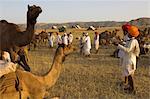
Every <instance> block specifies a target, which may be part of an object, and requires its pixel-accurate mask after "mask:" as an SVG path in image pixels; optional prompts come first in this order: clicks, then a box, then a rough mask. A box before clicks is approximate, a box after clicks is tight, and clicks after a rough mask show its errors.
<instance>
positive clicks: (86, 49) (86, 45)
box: [83, 36, 91, 55]
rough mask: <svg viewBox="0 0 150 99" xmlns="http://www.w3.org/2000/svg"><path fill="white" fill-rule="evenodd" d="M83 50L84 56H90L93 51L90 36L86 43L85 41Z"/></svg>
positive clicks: (85, 40)
mask: <svg viewBox="0 0 150 99" xmlns="http://www.w3.org/2000/svg"><path fill="white" fill-rule="evenodd" d="M83 43H84V45H83V49H84V54H85V55H90V50H91V39H90V37H89V36H87V37H86V38H85V39H84V41H83Z"/></svg>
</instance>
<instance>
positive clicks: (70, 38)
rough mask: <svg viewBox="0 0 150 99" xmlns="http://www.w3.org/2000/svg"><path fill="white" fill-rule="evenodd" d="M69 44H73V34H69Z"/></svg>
mask: <svg viewBox="0 0 150 99" xmlns="http://www.w3.org/2000/svg"><path fill="white" fill-rule="evenodd" d="M68 41H69V42H68V43H69V44H71V43H72V41H73V35H72V34H69V37H68Z"/></svg>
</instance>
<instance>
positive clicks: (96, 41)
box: [94, 35, 99, 50]
mask: <svg viewBox="0 0 150 99" xmlns="http://www.w3.org/2000/svg"><path fill="white" fill-rule="evenodd" d="M94 47H95V49H96V50H98V48H99V35H95V37H94Z"/></svg>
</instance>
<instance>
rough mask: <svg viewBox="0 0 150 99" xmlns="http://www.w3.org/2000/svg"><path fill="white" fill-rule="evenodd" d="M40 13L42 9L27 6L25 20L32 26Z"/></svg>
mask: <svg viewBox="0 0 150 99" xmlns="http://www.w3.org/2000/svg"><path fill="white" fill-rule="evenodd" d="M41 12H42V9H41V8H40V7H39V6H36V5H33V6H29V5H28V12H27V20H28V21H31V22H32V23H33V24H35V23H36V19H37V17H38V16H39V14H40V13H41Z"/></svg>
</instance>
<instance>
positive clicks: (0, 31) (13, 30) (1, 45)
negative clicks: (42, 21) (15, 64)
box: [0, 5, 42, 61]
mask: <svg viewBox="0 0 150 99" xmlns="http://www.w3.org/2000/svg"><path fill="white" fill-rule="evenodd" d="M41 12H42V10H41V8H40V7H39V6H35V5H33V6H29V5H28V11H27V28H26V30H25V31H21V30H20V29H19V26H17V25H16V24H13V23H8V22H7V21H6V20H1V21H0V37H1V39H0V51H7V52H9V53H10V55H11V59H12V61H14V55H13V53H14V52H15V53H17V52H18V50H19V47H22V46H26V45H28V44H30V42H31V40H32V37H33V34H34V26H35V24H36V19H37V17H38V16H39V14H40V13H41Z"/></svg>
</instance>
